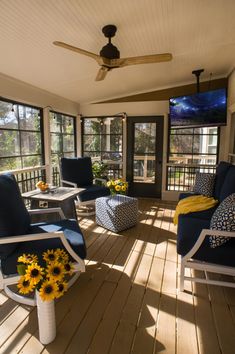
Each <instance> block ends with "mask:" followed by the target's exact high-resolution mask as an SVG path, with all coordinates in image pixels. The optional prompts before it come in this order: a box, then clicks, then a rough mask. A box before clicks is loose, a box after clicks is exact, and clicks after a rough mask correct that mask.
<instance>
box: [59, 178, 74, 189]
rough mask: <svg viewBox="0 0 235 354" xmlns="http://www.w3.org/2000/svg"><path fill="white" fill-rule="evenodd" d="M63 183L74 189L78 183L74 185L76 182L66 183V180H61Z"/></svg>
mask: <svg viewBox="0 0 235 354" xmlns="http://www.w3.org/2000/svg"><path fill="white" fill-rule="evenodd" d="M60 182H61V183H65V184H68V185H70V186H72V187H74V188H77V183H74V182H70V181H66V180H65V179H61V180H60Z"/></svg>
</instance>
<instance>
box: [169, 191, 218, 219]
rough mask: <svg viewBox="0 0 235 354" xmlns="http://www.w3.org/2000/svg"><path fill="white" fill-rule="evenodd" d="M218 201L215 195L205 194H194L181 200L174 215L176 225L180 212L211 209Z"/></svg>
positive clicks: (186, 212)
mask: <svg viewBox="0 0 235 354" xmlns="http://www.w3.org/2000/svg"><path fill="white" fill-rule="evenodd" d="M217 203H218V200H215V199H214V198H213V197H211V198H209V197H205V196H204V195H193V196H191V197H187V198H184V199H182V200H180V201H179V203H178V204H177V206H176V210H175V215H174V219H173V221H174V225H177V224H178V216H179V214H188V213H192V212H194V211H201V210H206V209H210V208H212V207H213V206H215V205H216V204H217Z"/></svg>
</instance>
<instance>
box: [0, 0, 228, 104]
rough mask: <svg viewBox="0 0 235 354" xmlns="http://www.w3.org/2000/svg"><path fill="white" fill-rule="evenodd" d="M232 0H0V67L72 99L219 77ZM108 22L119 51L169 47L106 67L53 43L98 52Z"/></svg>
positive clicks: (135, 52)
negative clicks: (103, 71) (149, 59)
mask: <svg viewBox="0 0 235 354" xmlns="http://www.w3.org/2000/svg"><path fill="white" fill-rule="evenodd" d="M234 17H235V0H0V45H1V54H0V72H2V73H3V74H5V75H8V76H11V77H13V78H16V79H19V80H22V81H24V82H26V83H29V84H31V85H34V86H36V87H39V88H41V89H44V90H47V91H49V92H52V93H54V94H57V95H60V96H62V97H64V98H67V99H70V100H72V101H75V102H78V103H88V102H94V101H99V100H105V99H111V98H115V97H122V96H127V95H131V94H136V93H140V92H147V91H152V90H157V89H161V88H167V87H172V86H177V85H180V84H185V83H191V82H194V81H195V78H194V77H193V76H192V74H191V72H192V70H194V69H199V68H204V69H205V73H204V74H203V75H202V76H201V80H203V81H204V80H207V79H208V78H209V76H210V73H212V74H213V75H212V78H218V77H224V76H226V75H227V74H228V73H229V72H230V71H231V70H232V68H233V66H234V64H235V19H234ZM107 24H115V25H116V26H117V28H118V30H117V33H116V36H115V37H114V39H113V40H112V42H113V44H114V45H116V46H117V47H118V48H119V50H120V53H121V57H129V56H138V55H147V54H155V53H164V52H171V53H172V54H173V60H172V61H171V62H166V63H158V64H147V65H134V66H128V67H125V68H119V69H114V70H112V71H111V72H109V73H108V75H107V77H106V78H105V80H104V81H100V82H96V81H95V77H96V74H97V71H98V69H99V66H98V64H97V63H96V62H95V61H94V60H93V59H91V58H88V57H85V56H83V55H80V54H77V53H74V52H71V51H68V50H66V49H63V48H59V47H56V46H54V45H53V44H52V42H53V41H55V40H57V41H63V42H67V43H69V44H72V45H74V46H77V47H80V48H83V49H86V50H88V51H91V52H94V53H99V51H100V49H101V48H102V46H104V45H105V44H106V42H107V39H106V38H105V37H104V36H103V34H102V32H101V29H102V27H103V26H104V25H107Z"/></svg>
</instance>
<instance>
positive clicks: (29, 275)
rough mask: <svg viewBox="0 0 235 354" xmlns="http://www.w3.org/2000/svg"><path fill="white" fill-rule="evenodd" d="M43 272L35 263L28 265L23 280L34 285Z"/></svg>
mask: <svg viewBox="0 0 235 354" xmlns="http://www.w3.org/2000/svg"><path fill="white" fill-rule="evenodd" d="M43 275H44V271H43V268H41V267H40V266H39V265H38V264H37V263H32V264H30V265H29V266H28V267H27V269H26V271H25V279H26V280H30V282H31V283H32V284H33V285H36V284H38V283H39V282H40V280H41V279H42V278H43Z"/></svg>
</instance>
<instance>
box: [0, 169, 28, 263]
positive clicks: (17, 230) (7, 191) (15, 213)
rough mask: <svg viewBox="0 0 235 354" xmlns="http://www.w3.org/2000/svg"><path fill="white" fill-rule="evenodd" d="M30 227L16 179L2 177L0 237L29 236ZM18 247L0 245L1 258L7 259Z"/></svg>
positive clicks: (0, 177)
mask: <svg viewBox="0 0 235 354" xmlns="http://www.w3.org/2000/svg"><path fill="white" fill-rule="evenodd" d="M29 226H30V216H29V213H28V211H27V209H26V207H25V204H24V201H23V199H22V197H21V193H20V190H19V186H18V184H17V182H16V180H15V177H14V176H13V175H11V174H3V175H0V237H6V236H16V235H24V234H27V231H28V229H29ZM16 247H17V243H14V244H8V245H7V244H6V245H0V257H1V258H3V259H4V258H6V257H7V256H8V255H9V254H10V253H12V252H13V251H14V250H15V249H16Z"/></svg>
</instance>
